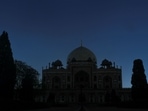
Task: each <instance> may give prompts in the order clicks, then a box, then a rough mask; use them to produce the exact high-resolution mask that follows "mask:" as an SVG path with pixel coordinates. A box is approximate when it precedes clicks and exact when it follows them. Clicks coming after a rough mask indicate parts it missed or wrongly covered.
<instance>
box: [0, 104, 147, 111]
mask: <svg viewBox="0 0 148 111" xmlns="http://www.w3.org/2000/svg"><path fill="white" fill-rule="evenodd" d="M1 105H2V104H1ZM83 107H84V110H83V111H148V103H147V102H146V103H145V105H143V104H141V105H139V103H138V104H135V103H131V102H126V103H122V104H118V105H108V104H107V105H106V104H105V105H104V104H103V105H98V104H91V105H90V104H84V105H83ZM80 108H81V107H80V104H70V105H66V104H64V105H49V103H48V104H47V103H28V102H27V103H26V102H25V103H23V102H13V103H11V102H10V103H7V104H5V105H4V104H3V105H2V106H1V107H0V111H8V110H9V111H12V110H13V111H80Z"/></svg>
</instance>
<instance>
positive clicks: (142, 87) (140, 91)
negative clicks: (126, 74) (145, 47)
mask: <svg viewBox="0 0 148 111" xmlns="http://www.w3.org/2000/svg"><path fill="white" fill-rule="evenodd" d="M131 84H132V98H133V100H134V101H143V100H145V99H146V96H147V94H146V92H147V80H146V75H145V70H144V66H143V62H142V60H141V59H136V60H134V62H133V74H132V79H131Z"/></svg>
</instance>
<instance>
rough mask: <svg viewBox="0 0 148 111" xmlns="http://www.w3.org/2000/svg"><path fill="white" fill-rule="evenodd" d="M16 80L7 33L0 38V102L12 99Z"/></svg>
mask: <svg viewBox="0 0 148 111" xmlns="http://www.w3.org/2000/svg"><path fill="white" fill-rule="evenodd" d="M15 78H16V67H15V64H14V59H13V55H12V50H11V45H10V42H9V39H8V33H7V32H5V31H4V32H3V33H2V35H1V36H0V100H2V101H8V100H12V99H13V94H14V92H13V91H14V85H15Z"/></svg>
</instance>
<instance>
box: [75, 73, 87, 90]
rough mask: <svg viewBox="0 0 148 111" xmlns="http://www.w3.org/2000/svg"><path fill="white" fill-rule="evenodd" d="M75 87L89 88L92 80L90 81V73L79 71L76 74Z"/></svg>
mask: <svg viewBox="0 0 148 111" xmlns="http://www.w3.org/2000/svg"><path fill="white" fill-rule="evenodd" d="M74 87H75V88H79V89H81V88H82V89H83V88H89V87H90V82H89V74H88V73H87V72H85V71H79V72H78V73H77V74H75V76H74Z"/></svg>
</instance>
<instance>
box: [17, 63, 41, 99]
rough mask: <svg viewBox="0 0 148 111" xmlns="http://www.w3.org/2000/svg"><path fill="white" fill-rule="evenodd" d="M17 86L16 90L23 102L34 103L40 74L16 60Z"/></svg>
mask: <svg viewBox="0 0 148 111" xmlns="http://www.w3.org/2000/svg"><path fill="white" fill-rule="evenodd" d="M15 64H16V75H17V76H16V84H15V89H16V90H17V91H18V93H19V95H20V99H21V100H23V101H33V95H34V89H36V88H38V85H39V80H38V76H39V73H38V72H37V71H36V70H35V69H34V68H32V67H31V66H29V65H27V64H26V63H24V62H22V61H18V60H15Z"/></svg>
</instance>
